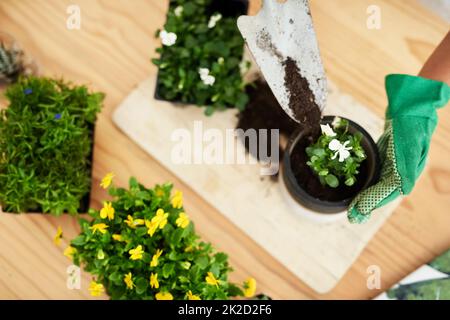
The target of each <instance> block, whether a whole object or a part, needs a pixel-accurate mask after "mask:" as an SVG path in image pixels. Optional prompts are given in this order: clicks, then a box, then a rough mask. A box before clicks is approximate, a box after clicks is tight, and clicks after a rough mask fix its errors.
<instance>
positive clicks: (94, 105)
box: [0, 77, 103, 215]
mask: <svg viewBox="0 0 450 320" xmlns="http://www.w3.org/2000/svg"><path fill="white" fill-rule="evenodd" d="M6 97H7V98H8V100H9V106H8V108H7V109H4V110H1V111H0V204H1V206H2V208H3V210H4V211H7V212H32V211H39V210H41V211H42V212H44V213H47V212H51V213H52V214H55V215H60V214H62V213H63V212H69V213H76V212H77V210H78V209H79V207H80V201H81V199H82V198H83V196H85V195H86V194H87V193H88V192H89V190H90V185H91V159H90V158H91V152H92V141H93V126H94V123H95V120H96V116H97V113H98V112H99V111H100V109H101V105H102V101H103V94H101V93H89V91H88V89H87V88H86V87H85V86H74V85H71V84H68V83H65V82H63V81H62V80H53V79H48V78H37V77H29V78H22V79H19V81H18V82H17V83H16V84H14V85H12V86H10V87H8V89H7V91H6Z"/></svg>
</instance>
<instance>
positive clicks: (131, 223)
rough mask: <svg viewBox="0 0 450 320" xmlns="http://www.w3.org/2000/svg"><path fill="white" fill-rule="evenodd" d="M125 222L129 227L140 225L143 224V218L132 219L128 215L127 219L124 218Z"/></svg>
mask: <svg viewBox="0 0 450 320" xmlns="http://www.w3.org/2000/svg"><path fill="white" fill-rule="evenodd" d="M125 223H126V224H127V225H128V226H129V227H130V228H133V229H134V228H136V227H137V226H141V225H143V224H144V223H145V222H144V219H133V217H132V216H130V215H128V217H127V220H125Z"/></svg>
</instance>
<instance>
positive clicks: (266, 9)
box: [237, 0, 327, 122]
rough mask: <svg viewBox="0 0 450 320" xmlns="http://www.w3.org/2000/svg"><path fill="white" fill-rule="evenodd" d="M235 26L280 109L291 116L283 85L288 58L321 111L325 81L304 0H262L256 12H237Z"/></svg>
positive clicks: (324, 95)
mask: <svg viewBox="0 0 450 320" xmlns="http://www.w3.org/2000/svg"><path fill="white" fill-rule="evenodd" d="M237 24H238V28H239V30H240V32H241V34H242V36H243V37H244V39H245V41H246V43H247V45H248V47H249V49H250V51H251V52H252V54H253V57H254V58H255V60H256V63H257V64H258V66H259V68H260V69H261V71H262V73H263V75H264V77H265V79H266V81H267V83H268V84H269V86H270V88H271V89H272V92H273V93H274V95H275V97H276V98H277V100H278V102H279V103H280V105H281V107H282V108H283V109H284V111H285V112H286V113H287V114H288V115H289V116H290V117H291V118H293V119H294V120H296V121H297V122H298V120H297V119H296V118H295V115H294V112H293V110H292V109H291V108H290V107H289V99H290V92H289V90H288V89H287V88H286V86H285V62H286V61H287V59H288V58H291V59H292V60H293V61H294V62H295V63H296V64H297V67H298V69H299V70H300V74H301V76H302V77H303V78H305V79H306V81H307V83H308V86H309V89H310V90H311V91H312V93H313V95H314V98H315V103H316V104H317V106H318V107H319V108H320V110H321V111H322V110H323V108H324V107H325V104H326V98H327V81H326V76H325V71H324V68H323V65H322V61H321V58H320V53H319V46H318V44H317V39H316V34H315V31H314V27H313V23H312V19H311V14H310V10H309V4H308V0H286V1H285V2H284V3H281V2H278V1H277V0H263V7H262V9H261V10H260V11H259V13H258V14H257V15H256V16H241V17H239V19H238V21H237Z"/></svg>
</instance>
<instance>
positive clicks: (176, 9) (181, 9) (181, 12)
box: [174, 6, 184, 17]
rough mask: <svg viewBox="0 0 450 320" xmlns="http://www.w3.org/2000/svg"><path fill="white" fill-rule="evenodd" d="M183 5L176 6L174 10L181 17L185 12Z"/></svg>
mask: <svg viewBox="0 0 450 320" xmlns="http://www.w3.org/2000/svg"><path fill="white" fill-rule="evenodd" d="M183 10H184V9H183V6H178V7H176V8H175V10H174V12H175V15H176V16H177V17H180V16H181V15H182V14H183Z"/></svg>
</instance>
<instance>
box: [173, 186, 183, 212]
mask: <svg viewBox="0 0 450 320" xmlns="http://www.w3.org/2000/svg"><path fill="white" fill-rule="evenodd" d="M172 207H174V208H175V209H181V207H183V192H181V191H178V190H177V191H175V195H174V196H173V198H172Z"/></svg>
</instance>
